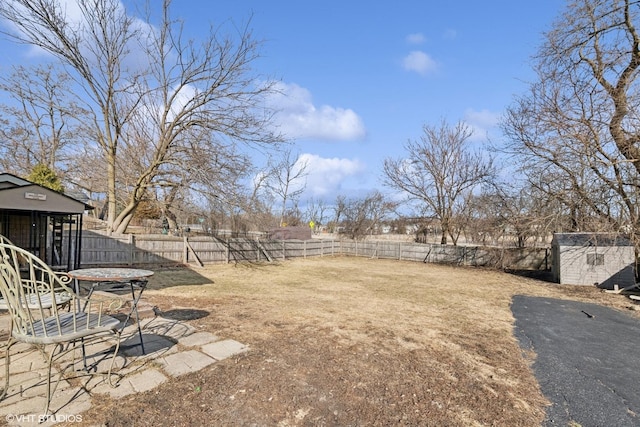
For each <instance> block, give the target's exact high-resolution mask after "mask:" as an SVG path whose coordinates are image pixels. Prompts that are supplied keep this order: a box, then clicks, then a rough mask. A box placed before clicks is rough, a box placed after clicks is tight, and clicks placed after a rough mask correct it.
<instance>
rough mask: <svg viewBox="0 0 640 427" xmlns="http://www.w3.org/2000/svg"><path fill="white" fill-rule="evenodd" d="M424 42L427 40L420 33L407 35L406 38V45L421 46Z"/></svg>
mask: <svg viewBox="0 0 640 427" xmlns="http://www.w3.org/2000/svg"><path fill="white" fill-rule="evenodd" d="M426 40H427V39H426V38H425V36H424V34H422V33H414V34H409V35H408V36H407V43H410V44H422V43H424V42H425V41H426Z"/></svg>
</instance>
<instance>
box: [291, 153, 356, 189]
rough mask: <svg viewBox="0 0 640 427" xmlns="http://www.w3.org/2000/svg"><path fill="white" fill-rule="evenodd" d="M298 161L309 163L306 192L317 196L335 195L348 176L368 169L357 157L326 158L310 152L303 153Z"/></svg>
mask: <svg viewBox="0 0 640 427" xmlns="http://www.w3.org/2000/svg"><path fill="white" fill-rule="evenodd" d="M298 163H300V164H305V163H306V165H307V166H306V167H307V169H306V170H307V173H308V174H307V187H306V191H305V193H306V194H307V195H309V196H311V197H315V198H325V197H326V196H334V195H335V194H337V193H339V190H340V187H341V184H342V182H343V181H344V180H345V179H346V178H349V177H353V176H357V175H359V174H361V173H363V172H364V171H365V169H366V167H365V165H364V163H362V162H361V161H360V160H357V159H345V158H337V157H332V158H325V157H320V156H318V155H317V154H310V153H304V154H301V155H300V157H299V158H298Z"/></svg>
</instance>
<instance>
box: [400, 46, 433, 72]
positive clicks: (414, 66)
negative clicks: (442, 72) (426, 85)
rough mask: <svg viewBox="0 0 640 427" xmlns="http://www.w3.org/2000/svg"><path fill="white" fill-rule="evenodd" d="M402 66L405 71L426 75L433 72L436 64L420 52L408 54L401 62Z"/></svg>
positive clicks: (415, 51)
mask: <svg viewBox="0 0 640 427" xmlns="http://www.w3.org/2000/svg"><path fill="white" fill-rule="evenodd" d="M402 65H403V67H404V69H405V70H407V71H415V72H416V73H418V74H421V75H423V76H424V75H426V74H427V73H429V72H430V71H434V70H435V69H436V68H437V66H438V64H437V63H436V61H434V60H433V59H432V58H431V57H430V56H429V55H428V54H426V53H424V52H422V51H421V50H414V51H413V52H410V53H409V54H408V55H407V56H405V57H404V59H403V60H402Z"/></svg>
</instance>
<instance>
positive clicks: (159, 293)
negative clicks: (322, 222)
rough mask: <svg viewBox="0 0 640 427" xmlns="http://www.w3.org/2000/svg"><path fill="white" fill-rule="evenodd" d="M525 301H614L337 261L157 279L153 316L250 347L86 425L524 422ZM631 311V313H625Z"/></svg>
mask: <svg viewBox="0 0 640 427" xmlns="http://www.w3.org/2000/svg"><path fill="white" fill-rule="evenodd" d="M515 294H527V295H537V296H547V297H556V298H566V299H575V300H581V301H589V302H596V303H600V304H605V305H609V306H613V307H616V308H619V309H624V310H628V309H629V307H630V306H631V305H632V303H631V302H630V301H629V300H628V299H627V298H626V297H624V296H620V295H612V294H606V293H602V292H601V291H599V290H598V289H596V288H593V287H576V286H564V285H563V286H560V285H555V284H549V283H545V282H541V281H537V280H533V279H527V278H523V277H519V276H515V275H510V274H506V273H502V272H496V271H491V270H482V269H471V268H459V267H450V266H442V265H433V264H423V263H416V262H402V261H393V260H378V259H365V258H351V257H324V258H309V259H299V260H294V261H286V262H280V263H271V264H259V265H256V264H239V265H233V264H230V265H213V266H208V267H206V268H204V269H194V270H190V269H170V270H162V271H157V272H156V275H155V276H154V277H153V280H152V282H151V284H150V288H149V290H148V291H147V292H146V293H145V296H146V299H147V300H148V301H150V302H152V303H153V304H155V305H157V306H158V307H159V308H160V310H162V311H168V310H171V309H177V308H194V309H199V310H206V311H207V312H209V314H208V316H206V317H203V318H201V319H197V320H193V321H190V323H191V324H193V325H195V326H196V327H198V328H199V329H200V330H206V331H209V332H212V333H214V334H217V335H219V336H220V337H221V338H231V339H235V340H237V341H240V342H242V343H244V344H248V345H249V346H250V348H251V349H250V351H249V352H247V353H245V354H242V355H240V356H238V357H236V358H235V359H232V360H225V361H222V362H219V363H216V364H214V365H211V366H210V367H209V368H206V369H204V370H202V371H200V372H198V373H194V374H191V375H188V376H184V377H180V378H179V379H173V380H171V381H169V382H168V383H165V384H163V385H162V386H160V387H159V388H157V389H155V390H153V391H151V392H148V393H143V394H138V395H135V396H132V397H130V398H126V399H121V400H119V401H110V400H104V401H102V402H100V403H99V404H98V405H94V406H93V407H92V409H91V411H90V412H89V413H87V414H86V415H85V416H84V417H83V419H84V420H87V422H90V424H92V425H96V424H97V425H107V426H119V425H136V426H146V425H149V426H151V425H153V426H163V425H258V426H262V425H265V426H276V425H280V426H292V425H338V426H349V425H413V426H415V425H421V426H425V425H433V426H443V425H455V426H480V425H496V426H535V425H539V424H540V423H541V422H542V420H543V418H544V408H545V405H546V401H545V399H544V397H543V396H542V395H541V393H540V390H539V387H538V385H537V383H536V380H535V378H534V376H533V374H532V371H531V368H530V364H531V358H532V357H534V355H526V357H525V356H524V355H523V354H522V352H521V350H520V348H519V346H518V342H517V340H516V339H515V338H514V336H513V327H514V318H513V316H512V314H511V311H510V303H511V298H512V296H513V295H515ZM634 313H635V312H634Z"/></svg>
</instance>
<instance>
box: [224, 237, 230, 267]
mask: <svg viewBox="0 0 640 427" xmlns="http://www.w3.org/2000/svg"><path fill="white" fill-rule="evenodd" d="M226 243H227V244H226V245H224V247H225V257H226V258H227V264H229V238H228V237H227V238H226Z"/></svg>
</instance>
